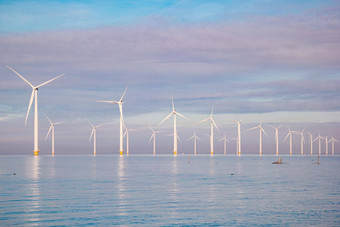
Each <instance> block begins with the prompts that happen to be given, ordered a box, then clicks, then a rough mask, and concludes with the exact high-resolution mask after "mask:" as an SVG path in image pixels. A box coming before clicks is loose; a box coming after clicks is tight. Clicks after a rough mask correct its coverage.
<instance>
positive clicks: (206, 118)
mask: <svg viewBox="0 0 340 227" xmlns="http://www.w3.org/2000/svg"><path fill="white" fill-rule="evenodd" d="M208 120H210V118H206V119H204V120H201V121H199V122H198V123H202V122H205V121H208Z"/></svg>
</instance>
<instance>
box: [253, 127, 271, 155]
mask: <svg viewBox="0 0 340 227" xmlns="http://www.w3.org/2000/svg"><path fill="white" fill-rule="evenodd" d="M257 128H258V129H259V130H260V155H262V132H263V133H264V134H265V135H266V136H268V135H267V133H266V132H265V131H264V129H263V127H262V122H260V124H259V125H258V126H256V127H253V128H249V129H248V131H249V130H253V129H257Z"/></svg>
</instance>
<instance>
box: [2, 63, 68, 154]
mask: <svg viewBox="0 0 340 227" xmlns="http://www.w3.org/2000/svg"><path fill="white" fill-rule="evenodd" d="M7 68H9V69H10V70H12V71H13V72H14V73H15V74H17V75H18V76H19V77H20V78H21V79H23V80H24V81H25V82H26V83H27V84H28V85H30V86H31V88H32V93H31V98H30V101H29V104H28V109H27V114H26V119H25V125H26V123H27V118H28V115H29V113H30V109H31V106H32V103H33V99H34V149H33V153H34V156H38V154H39V144H38V88H40V87H42V86H44V85H46V84H48V83H50V82H52V81H54V80H56V79H58V78H59V77H61V76H63V75H65V74H61V75H59V76H57V77H54V78H53V79H51V80H48V81H46V82H44V83H42V84H39V85H38V86H33V85H32V84H31V83H30V82H28V80H26V79H25V78H24V77H23V76H21V75H20V74H19V73H18V72H16V71H15V70H14V69H12V68H11V67H9V66H7Z"/></svg>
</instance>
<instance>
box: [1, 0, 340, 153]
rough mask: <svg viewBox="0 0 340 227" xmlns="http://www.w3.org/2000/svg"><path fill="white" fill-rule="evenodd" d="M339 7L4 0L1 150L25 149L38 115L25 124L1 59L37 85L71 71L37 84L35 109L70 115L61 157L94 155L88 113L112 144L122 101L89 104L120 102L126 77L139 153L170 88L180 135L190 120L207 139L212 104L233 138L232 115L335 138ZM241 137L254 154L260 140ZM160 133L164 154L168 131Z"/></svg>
mask: <svg viewBox="0 0 340 227" xmlns="http://www.w3.org/2000/svg"><path fill="white" fill-rule="evenodd" d="M339 12H340V7H339V2H338V1H209V2H207V1H0V63H1V64H0V66H1V65H2V67H0V75H1V78H2V83H1V84H0V97H1V99H0V107H1V109H0V114H1V116H7V118H6V120H5V121H2V122H1V124H3V126H2V127H0V132H1V135H3V136H2V137H1V139H0V142H1V143H2V144H3V150H0V154H1V153H30V150H31V146H32V138H30V137H33V129H32V125H33V111H32V112H31V114H30V119H29V124H28V126H24V124H23V122H24V117H25V114H26V111H27V104H28V101H29V95H30V88H29V87H28V86H27V85H26V84H25V83H24V82H23V81H22V80H21V79H20V78H19V77H17V76H16V75H15V74H13V73H12V72H11V71H9V70H8V69H7V68H6V67H5V66H6V65H10V66H11V67H13V68H14V69H15V70H17V71H18V72H19V73H21V74H22V75H23V76H25V77H26V78H27V79H28V80H29V81H31V82H32V83H33V84H39V83H41V82H43V81H46V80H48V79H50V78H52V77H54V76H57V75H59V74H61V73H66V76H64V77H63V78H60V79H58V80H57V81H54V82H53V84H52V83H51V84H50V85H48V86H46V87H43V88H41V89H40V90H39V110H40V112H44V113H46V114H48V115H49V116H50V118H52V119H56V121H59V120H66V121H68V122H69V123H68V124H67V125H65V126H63V127H62V126H61V127H60V130H61V131H60V132H56V135H58V133H60V136H64V137H65V138H63V143H62V145H59V146H60V150H62V151H61V152H64V153H65V152H66V150H67V149H71V148H72V152H75V153H90V152H91V146H90V144H88V143H87V139H88V136H89V135H88V134H89V133H90V131H91V130H90V129H89V128H88V125H87V123H86V121H85V119H90V120H92V121H94V122H98V124H100V123H102V122H112V127H109V126H108V127H107V128H106V129H105V128H103V130H104V131H103V134H104V135H102V137H103V138H102V140H103V141H102V142H101V143H100V142H98V144H101V145H99V146H102V147H101V149H102V151H103V152H106V153H110V152H111V151H112V150H114V148H115V147H118V145H117V141H118V127H117V124H118V108H116V107H115V106H109V105H105V104H101V103H96V100H102V99H105V100H106V99H118V98H119V97H120V95H121V93H122V92H123V90H124V88H125V87H126V86H127V85H129V89H128V91H127V93H126V100H125V104H124V114H125V117H126V124H127V125H129V124H130V125H131V126H130V127H134V128H140V129H143V130H144V131H143V130H141V131H140V132H136V133H135V136H136V138H135V139H136V140H135V144H134V145H132V147H133V146H135V147H136V150H140V152H143V153H146V152H145V151H147V150H148V149H149V145H148V144H147V143H145V141H147V140H148V138H144V137H148V136H146V134H148V133H149V132H148V131H145V127H147V125H148V124H151V125H155V124H157V123H158V122H159V121H161V120H162V118H163V117H165V116H166V115H167V112H169V111H170V108H171V106H170V104H171V103H170V96H171V95H173V96H174V98H175V103H176V108H177V109H178V111H179V112H181V113H183V114H185V115H186V116H188V117H189V118H190V119H191V121H182V120H179V127H180V130H181V131H182V136H183V137H184V138H186V137H190V136H189V135H191V133H192V131H193V129H194V128H197V130H201V133H202V136H204V134H205V131H206V130H208V126H207V125H197V122H198V121H199V120H201V119H203V118H205V117H206V115H208V114H209V113H210V110H211V108H212V107H214V108H215V111H214V112H215V113H216V119H217V123H218V124H219V125H220V127H221V128H222V129H223V130H222V131H223V133H226V134H227V136H229V137H234V136H236V135H234V134H235V128H234V127H235V126H234V125H233V124H232V121H231V119H233V118H237V119H243V120H244V122H245V124H244V126H243V127H244V129H246V128H248V127H251V126H253V124H255V123H257V122H259V121H264V122H267V123H268V124H269V123H270V124H277V125H278V124H281V123H283V124H285V125H290V126H291V127H296V130H302V128H306V130H309V131H312V132H313V133H314V134H315V135H316V134H317V132H318V131H320V132H321V133H322V134H324V135H328V136H331V135H334V136H335V137H338V138H339V137H340V132H339V131H338V130H337V127H335V126H336V125H339V119H340V118H339V116H340V114H339V113H340V112H339V110H340V102H339V101H338V100H340V89H339V88H340V80H339V78H340V77H339V76H340V75H339V74H340V71H339V69H340V65H339V62H340V61H339V60H340V59H339V58H340V57H339V53H340V44H339V42H340V40H339V37H340V34H339V33H340V32H339V31H340V13H339ZM44 120H45V119H44V118H43V115H41V116H40V128H39V129H40V136H41V142H40V145H41V146H42V149H45V150H49V149H50V148H49V143H50V141H46V142H45V141H43V139H44V136H45V135H44V134H45V131H47V130H48V125H47V122H46V121H45V122H44ZM84 122H85V123H84ZM300 124H301V125H300ZM331 125H335V126H334V127H333V126H331ZM0 126H1V125H0ZM8 129H10V132H6V131H8ZM163 130H164V131H167V130H171V122H168V124H165V126H163ZM268 130H270V129H268ZM286 131H287V129H286V128H285V129H283V132H282V136H284V134H285V133H286ZM104 132H106V133H104ZM218 136H220V137H221V136H222V135H217V137H218ZM245 136H246V137H247V136H249V139H248V140H247V139H246V140H244V143H247V141H249V142H248V143H249V144H248V148H247V149H248V153H253V152H254V151H253V149H252V145H254V144H255V146H256V147H257V145H256V138H257V137H256V135H255V136H254V135H253V134H252V133H250V132H249V133H248V134H247V132H245ZM254 137H255V139H254V141H253V138H254ZM183 140H185V139H183ZM19 141H20V143H18V142H19ZM84 141H85V142H86V143H84ZM159 141H160V144H159V146H160V148H159V149H160V150H162V151H163V152H164V153H167V151H168V150H171V139H169V138H168V137H167V136H166V133H165V134H164V135H163V136H162V135H160V139H159ZM216 141H217V138H216ZM13 143H15V144H16V145H15V146H13ZM56 143H57V142H56ZM169 143H170V144H169ZM267 144H268V145H267V146H268V148H267V151H268V153H270V151H271V149H272V148H271V146H272V142H271V139H268V141H267ZM181 146H183V150H186V149H189V148H190V144H188V143H183V144H182V145H181ZM202 146H203V148H202V152H204V149H205V148H204V146H208V139H206V141H205V142H203V144H202ZM219 146H221V147H222V144H220V145H217V149H221V148H219ZM283 146H286V144H283ZM32 147H33V146H32ZM245 147H247V144H246V145H245ZM150 149H151V148H150ZM84 150H86V151H84ZM99 150H100V149H99ZM207 150H208V148H207ZM255 150H256V149H255ZM265 150H266V149H264V152H265ZM99 153H100V152H99Z"/></svg>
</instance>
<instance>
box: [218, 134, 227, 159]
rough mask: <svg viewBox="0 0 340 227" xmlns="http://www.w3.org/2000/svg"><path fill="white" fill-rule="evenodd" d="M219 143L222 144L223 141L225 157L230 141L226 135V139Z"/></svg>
mask: <svg viewBox="0 0 340 227" xmlns="http://www.w3.org/2000/svg"><path fill="white" fill-rule="evenodd" d="M219 141H220V142H221V141H223V143H224V155H227V143H229V140H228V139H227V137H225V135H224V137H223V138H222V139H220V140H219Z"/></svg>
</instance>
